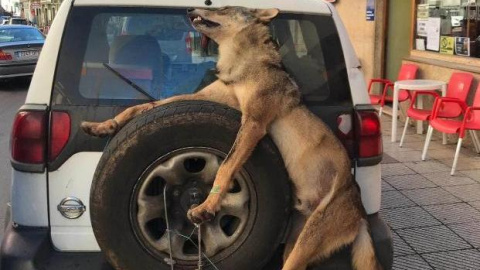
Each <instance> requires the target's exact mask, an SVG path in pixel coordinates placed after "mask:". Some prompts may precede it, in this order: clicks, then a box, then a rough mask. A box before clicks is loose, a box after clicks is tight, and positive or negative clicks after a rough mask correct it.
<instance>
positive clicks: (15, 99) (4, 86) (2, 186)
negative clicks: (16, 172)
mask: <svg viewBox="0 0 480 270" xmlns="http://www.w3.org/2000/svg"><path fill="white" fill-rule="evenodd" d="M29 83H30V80H29V79H16V80H12V81H8V82H4V81H0V241H1V239H2V238H3V227H4V222H5V206H6V204H7V202H8V199H9V193H10V170H11V167H10V149H9V139H10V131H11V128H12V122H13V117H14V116H15V113H16V111H17V109H18V108H19V107H20V106H21V105H22V104H23V103H24V102H25V96H26V95H27V89H28V85H29Z"/></svg>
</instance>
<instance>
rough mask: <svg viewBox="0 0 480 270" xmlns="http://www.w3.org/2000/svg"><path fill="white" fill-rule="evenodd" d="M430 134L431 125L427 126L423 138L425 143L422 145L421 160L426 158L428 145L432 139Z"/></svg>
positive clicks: (431, 131) (431, 130)
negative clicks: (425, 134)
mask: <svg viewBox="0 0 480 270" xmlns="http://www.w3.org/2000/svg"><path fill="white" fill-rule="evenodd" d="M432 135H433V127H432V126H428V131H427V138H426V139H425V145H424V146H423V153H422V160H425V159H426V158H427V151H428V146H429V145H430V141H431V140H432Z"/></svg>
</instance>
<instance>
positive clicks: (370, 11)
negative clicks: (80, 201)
mask: <svg viewBox="0 0 480 270" xmlns="http://www.w3.org/2000/svg"><path fill="white" fill-rule="evenodd" d="M367 21H375V0H367Z"/></svg>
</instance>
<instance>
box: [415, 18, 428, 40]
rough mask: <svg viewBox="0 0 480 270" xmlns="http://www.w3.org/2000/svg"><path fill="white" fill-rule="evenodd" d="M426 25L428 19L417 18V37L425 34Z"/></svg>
mask: <svg viewBox="0 0 480 270" xmlns="http://www.w3.org/2000/svg"><path fill="white" fill-rule="evenodd" d="M427 25H428V19H427V20H425V19H419V20H417V36H419V37H426V36H427Z"/></svg>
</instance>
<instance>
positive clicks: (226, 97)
mask: <svg viewBox="0 0 480 270" xmlns="http://www.w3.org/2000/svg"><path fill="white" fill-rule="evenodd" d="M229 90H230V89H229V88H228V86H226V85H225V84H224V83H223V82H221V81H215V82H214V83H212V84H210V85H208V86H207V87H205V88H204V89H202V90H201V91H199V92H197V93H194V94H186V95H178V96H173V97H170V98H167V99H162V100H158V101H154V102H149V103H145V104H140V105H136V106H133V107H130V108H127V109H126V110H125V111H123V112H121V113H120V114H118V115H117V116H115V118H113V119H109V120H106V121H104V122H82V124H81V127H82V129H83V131H84V132H85V133H87V134H89V135H91V136H96V137H105V136H110V135H113V134H115V133H116V132H117V131H119V130H120V129H121V128H122V127H123V126H125V125H126V124H127V123H128V122H129V121H130V120H132V119H133V118H135V116H138V115H140V114H142V113H144V112H146V111H148V110H151V109H153V108H155V107H158V106H161V105H164V104H168V103H171V102H174V101H182V100H207V101H214V102H218V103H221V104H225V105H228V106H230V107H233V108H238V102H237V100H236V98H235V96H234V95H233V93H232V92H231V91H229Z"/></svg>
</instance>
